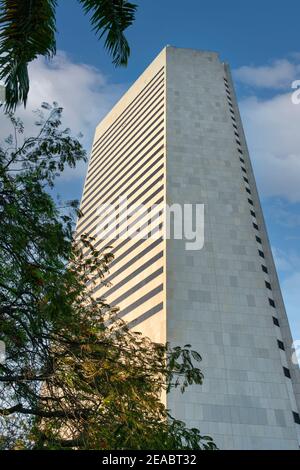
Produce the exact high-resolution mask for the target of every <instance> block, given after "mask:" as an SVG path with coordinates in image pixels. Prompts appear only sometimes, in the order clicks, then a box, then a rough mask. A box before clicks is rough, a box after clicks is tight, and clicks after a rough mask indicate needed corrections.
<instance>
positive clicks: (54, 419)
mask: <svg viewBox="0 0 300 470" xmlns="http://www.w3.org/2000/svg"><path fill="white" fill-rule="evenodd" d="M43 108H44V112H45V111H46V112H47V113H48V114H49V116H48V117H47V118H45V117H44V115H43V113H39V115H38V117H39V120H38V122H37V125H38V128H39V132H38V134H37V136H36V137H29V138H23V137H22V136H23V127H22V124H21V122H20V121H19V120H18V119H16V118H15V117H14V116H12V115H10V120H11V122H12V125H13V129H14V136H15V137H12V136H11V137H9V138H8V139H7V141H6V148H5V149H4V148H0V332H1V333H0V339H1V340H3V341H4V342H5V343H6V351H7V358H6V361H5V364H1V365H0V397H1V398H0V447H1V448H6V449H7V448H8V449H20V448H29V449H32V448H36V449H64V448H73V449H198V448H205V449H214V448H215V445H214V443H213V441H212V439H211V438H210V437H208V436H201V434H200V432H199V430H197V429H187V428H186V426H185V424H184V423H182V422H181V421H178V420H175V419H174V418H172V417H171V416H170V414H169V412H168V410H166V408H165V406H164V404H163V401H162V400H161V398H162V393H165V392H169V391H171V390H174V389H176V388H180V389H181V391H182V392H183V391H184V390H185V388H186V387H187V386H188V385H190V384H201V383H202V380H203V375H202V373H201V371H200V369H198V368H197V367H196V366H195V364H194V362H196V363H197V362H199V361H200V360H201V358H200V356H199V355H198V353H196V352H195V351H192V350H191V346H190V345H185V346H184V347H183V348H181V347H179V346H178V347H175V348H170V346H169V345H162V344H156V343H153V342H151V341H150V339H149V338H144V337H142V336H141V335H140V334H139V333H135V332H133V331H130V330H128V328H127V326H126V324H125V322H124V321H123V320H121V319H120V318H119V316H118V311H117V309H116V308H111V307H110V306H109V305H107V303H106V302H105V300H104V299H101V298H94V297H93V295H92V289H87V287H86V286H87V285H88V284H89V285H91V284H92V279H93V278H94V276H95V274H96V275H97V278H98V280H100V282H102V284H103V286H105V276H106V273H107V271H108V267H109V263H110V261H111V259H112V256H111V255H110V253H109V247H106V248H105V249H104V250H103V251H101V252H99V251H98V250H96V249H95V248H94V243H93V239H92V238H89V237H88V236H86V235H83V236H81V237H80V238H75V239H74V238H73V234H72V229H73V217H74V211H75V213H76V204H75V203H74V202H70V203H69V204H66V205H65V206H64V207H58V206H57V205H56V204H55V203H54V201H53V199H52V198H51V196H50V194H49V186H50V187H52V186H53V184H54V179H55V177H56V176H58V175H59V173H60V172H61V171H62V170H63V169H64V167H65V165H69V166H75V165H76V163H77V162H78V161H80V160H82V159H85V158H86V157H85V153H84V151H83V150H82V148H81V146H80V143H79V142H78V140H76V139H74V138H72V137H71V136H70V133H69V131H68V130H66V129H61V113H62V110H61V108H59V107H58V106H57V105H56V104H54V106H53V107H50V106H49V105H46V104H44V105H43ZM21 137H22V138H23V140H22V143H21V144H19V145H18V144H17V141H16V139H17V140H19V139H20V138H21ZM174 392H175V390H174ZM176 393H177V392H176Z"/></svg>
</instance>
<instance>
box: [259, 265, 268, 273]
mask: <svg viewBox="0 0 300 470" xmlns="http://www.w3.org/2000/svg"><path fill="white" fill-rule="evenodd" d="M261 269H262V270H263V272H264V273H267V274H268V268H267V267H266V266H264V265H263V264H262V265H261Z"/></svg>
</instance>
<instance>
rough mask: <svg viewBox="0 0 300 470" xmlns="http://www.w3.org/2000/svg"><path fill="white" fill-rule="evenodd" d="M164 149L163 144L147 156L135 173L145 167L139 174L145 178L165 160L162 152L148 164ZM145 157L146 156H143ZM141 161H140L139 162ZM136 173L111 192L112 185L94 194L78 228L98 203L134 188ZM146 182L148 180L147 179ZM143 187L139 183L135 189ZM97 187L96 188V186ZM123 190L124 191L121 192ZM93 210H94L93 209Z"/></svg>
mask: <svg viewBox="0 0 300 470" xmlns="http://www.w3.org/2000/svg"><path fill="white" fill-rule="evenodd" d="M162 150H163V146H161V147H159V148H158V149H157V150H156V151H155V152H154V153H153V154H150V156H149V157H148V158H147V160H146V161H145V162H143V161H142V162H141V165H140V166H139V167H138V168H137V169H136V172H135V175H136V174H137V173H138V172H139V171H140V170H141V169H142V168H144V167H146V168H145V170H144V171H143V172H142V173H141V175H140V176H139V179H141V178H143V177H144V176H145V175H147V173H148V172H149V171H151V170H152V169H153V167H155V165H157V164H158V163H159V162H161V161H162V160H163V157H164V154H161V155H159V156H158V157H157V158H156V160H154V162H152V163H151V164H150V165H148V166H147V164H148V163H149V161H151V160H153V158H155V157H156V156H157V154H159V152H161V151H162ZM143 157H144V156H143ZM137 163H139V162H137ZM163 166H164V164H163ZM153 174H154V172H152V175H153ZM135 175H131V176H129V177H128V178H127V179H125V181H121V183H120V185H119V186H113V189H114V190H113V192H111V193H109V191H110V190H111V189H112V188H111V187H109V188H108V190H107V191H105V192H104V194H103V193H101V192H98V193H96V194H95V195H94V198H93V200H92V201H91V204H90V205H89V206H87V207H85V209H83V208H82V209H81V211H82V212H83V215H82V216H81V218H80V219H79V220H78V224H77V230H79V229H80V228H81V226H82V225H83V224H84V223H85V222H86V221H87V220H88V219H90V218H91V217H92V216H93V214H95V212H97V209H98V208H97V207H96V208H95V209H94V210H92V209H93V207H95V206H96V205H97V204H98V203H100V202H101V205H103V204H106V203H109V200H110V199H111V198H112V197H114V196H115V195H116V194H117V193H119V194H124V193H125V194H126V192H127V191H129V190H130V188H132V186H133V185H134V184H137V182H138V181H133V178H134V176H135ZM145 182H146V180H145ZM125 184H127V186H126V187H125V188H124V185H125ZM140 187H141V184H139V185H138V186H137V187H136V188H135V189H136V190H138V189H139V188H140ZM95 189H96V188H95ZM121 191H122V192H121ZM104 197H106V199H104V200H102V198H104ZM84 210H86V211H87V212H84ZM91 210H92V211H91Z"/></svg>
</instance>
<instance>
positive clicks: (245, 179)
mask: <svg viewBox="0 0 300 470" xmlns="http://www.w3.org/2000/svg"><path fill="white" fill-rule="evenodd" d="M243 178H244V181H246V183H248V184H249V180H248V178H246V176H243Z"/></svg>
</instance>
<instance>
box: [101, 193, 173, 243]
mask: <svg viewBox="0 0 300 470" xmlns="http://www.w3.org/2000/svg"><path fill="white" fill-rule="evenodd" d="M159 193H160V188H158V190H156V191H155V194H153V195H151V199H152V198H153V197H155V196H156V195H157V194H159ZM163 201H164V197H163V196H162V197H161V198H159V199H158V200H157V201H156V202H155V204H156V205H159V204H161V203H162V202H163ZM148 215H149V214H148V212H147V211H145V212H143V213H142V214H141V215H139V216H138V217H137V218H136V219H135V220H134V221H133V222H131V223H130V224H129V225H126V226H125V228H124V229H123V230H121V231H119V233H118V236H119V237H122V236H125V235H126V234H127V233H128V232H129V231H130V230H131V229H133V228H134V227H135V225H137V224H138V222H140V221H142V220H143V219H144V218H145V217H146V216H148ZM157 216H159V212H158V215H157ZM146 220H148V222H149V219H146ZM125 223H126V219H124V220H122V223H121V225H123V224H125ZM115 232H116V229H115V228H112V229H111V230H110V232H108V233H106V234H105V235H106V237H105V239H103V238H100V239H99V240H98V241H97V242H96V243H95V244H94V246H95V247H96V246H97V245H99V244H100V243H102V242H105V241H106V240H109V236H110V235H113V234H114V233H115ZM129 238H130V237H129ZM106 245H107V243H106Z"/></svg>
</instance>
